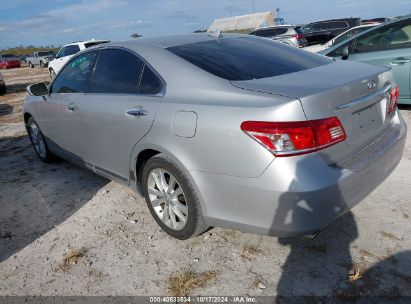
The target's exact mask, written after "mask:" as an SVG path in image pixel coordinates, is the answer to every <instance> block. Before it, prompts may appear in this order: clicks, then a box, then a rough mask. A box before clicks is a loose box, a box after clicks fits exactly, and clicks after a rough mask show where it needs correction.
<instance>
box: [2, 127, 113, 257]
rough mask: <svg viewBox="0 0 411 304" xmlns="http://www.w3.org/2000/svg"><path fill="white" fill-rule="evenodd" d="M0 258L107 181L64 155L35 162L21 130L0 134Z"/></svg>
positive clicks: (67, 214) (62, 218)
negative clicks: (0, 136) (2, 135)
mask: <svg viewBox="0 0 411 304" xmlns="http://www.w3.org/2000/svg"><path fill="white" fill-rule="evenodd" d="M0 168H1V170H0V262H2V261H4V260H5V259H7V258H9V257H10V256H12V255H14V254H15V253H17V252H19V251H20V250H22V249H23V248H25V247H26V246H28V245H30V244H31V243H33V242H34V241H35V240H36V239H38V238H39V237H41V236H42V235H44V234H45V233H47V232H48V231H50V230H51V229H53V228H54V227H55V226H57V225H59V224H60V223H62V222H63V221H65V220H66V219H67V218H69V217H70V216H71V215H72V214H73V213H75V212H76V211H77V210H78V209H80V208H81V207H82V206H83V205H84V204H86V203H87V202H88V201H89V200H90V199H91V198H92V197H93V196H94V195H95V193H96V192H97V191H98V190H99V189H101V188H102V187H104V185H106V184H107V183H108V182H109V181H108V180H106V179H104V178H102V177H100V176H97V175H95V174H94V173H92V172H90V171H88V170H86V169H82V168H80V167H77V166H76V165H73V164H70V163H68V162H65V161H62V160H61V161H57V162H56V163H53V164H45V163H43V162H41V161H40V160H39V159H38V158H37V156H36V155H35V153H34V150H33V148H32V146H31V143H30V141H29V139H28V137H27V136H26V135H21V136H16V137H8V138H4V137H3V138H0Z"/></svg>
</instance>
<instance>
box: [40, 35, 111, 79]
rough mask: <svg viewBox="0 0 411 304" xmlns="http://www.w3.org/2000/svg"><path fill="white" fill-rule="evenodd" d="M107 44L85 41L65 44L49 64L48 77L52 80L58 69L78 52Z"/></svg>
mask: <svg viewBox="0 0 411 304" xmlns="http://www.w3.org/2000/svg"><path fill="white" fill-rule="evenodd" d="M106 42H109V40H94V39H92V40H87V41H78V42H73V43H69V44H66V45H64V46H62V47H61V48H60V50H59V51H58V53H57V55H56V58H55V59H54V60H53V61H51V62H50V63H49V66H48V69H49V73H50V77H51V78H52V79H53V78H54V77H55V76H56V74H57V73H58V72H59V71H60V69H61V68H62V67H63V66H64V64H65V63H66V62H67V61H68V60H69V59H70V58H71V57H73V55H75V54H77V53H78V52H80V51H82V50H85V49H87V48H89V47H92V46H95V45H98V44H101V43H106Z"/></svg>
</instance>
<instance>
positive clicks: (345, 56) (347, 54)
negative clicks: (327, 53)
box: [341, 45, 350, 60]
mask: <svg viewBox="0 0 411 304" xmlns="http://www.w3.org/2000/svg"><path fill="white" fill-rule="evenodd" d="M348 57H350V49H349V47H348V45H347V46H345V47H344V48H343V50H342V56H341V59H342V60H347V59H348Z"/></svg>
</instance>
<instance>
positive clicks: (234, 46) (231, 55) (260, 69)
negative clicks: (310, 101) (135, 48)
mask: <svg viewBox="0 0 411 304" xmlns="http://www.w3.org/2000/svg"><path fill="white" fill-rule="evenodd" d="M167 50H169V51H170V52H172V53H174V54H176V55H177V56H179V57H181V58H183V59H185V60H187V61H188V62H190V63H192V64H194V65H195V66H197V67H199V68H201V69H203V70H205V71H207V72H209V73H211V74H213V75H215V76H218V77H221V78H224V79H227V80H251V79H260V78H266V77H273V76H279V75H283V74H289V73H294V72H298V71H302V70H306V69H310V68H314V67H318V66H321V65H325V64H328V63H331V62H332V60H331V59H328V58H325V57H323V56H319V55H316V54H311V53H309V52H306V51H302V50H299V49H297V48H292V47H289V46H286V45H283V44H281V43H276V42H273V41H270V40H268V39H260V38H255V37H251V36H250V37H246V38H227V39H224V38H223V39H216V40H211V41H204V42H197V43H192V44H186V45H179V46H174V47H169V48H167Z"/></svg>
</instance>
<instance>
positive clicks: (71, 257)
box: [54, 248, 87, 271]
mask: <svg viewBox="0 0 411 304" xmlns="http://www.w3.org/2000/svg"><path fill="white" fill-rule="evenodd" d="M86 253H87V250H86V249H85V248H80V249H71V250H70V251H69V252H67V253H66V254H65V255H64V258H63V261H62V262H61V263H60V264H59V265H58V266H57V267H56V268H55V269H54V270H55V271H59V270H63V271H68V270H70V268H71V267H73V265H76V264H77V262H78V260H79V259H80V258H82V257H84V256H86Z"/></svg>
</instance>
